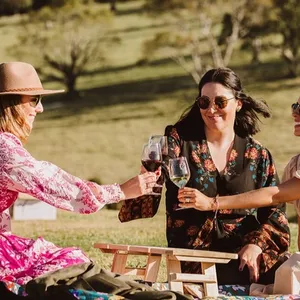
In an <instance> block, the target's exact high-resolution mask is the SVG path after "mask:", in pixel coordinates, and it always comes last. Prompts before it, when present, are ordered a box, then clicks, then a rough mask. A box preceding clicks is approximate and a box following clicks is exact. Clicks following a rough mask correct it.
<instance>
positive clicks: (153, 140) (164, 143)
mask: <svg viewBox="0 0 300 300" xmlns="http://www.w3.org/2000/svg"><path fill="white" fill-rule="evenodd" d="M149 144H159V145H160V148H161V154H162V164H161V166H162V171H164V174H165V177H166V178H168V177H169V171H168V168H167V165H166V162H165V161H166V158H167V156H168V151H169V149H168V138H167V136H165V135H151V136H150V138H149Z"/></svg>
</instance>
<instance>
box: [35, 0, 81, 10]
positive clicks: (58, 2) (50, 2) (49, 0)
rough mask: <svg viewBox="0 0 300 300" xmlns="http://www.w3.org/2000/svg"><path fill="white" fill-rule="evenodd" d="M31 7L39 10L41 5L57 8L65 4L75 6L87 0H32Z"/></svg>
mask: <svg viewBox="0 0 300 300" xmlns="http://www.w3.org/2000/svg"><path fill="white" fill-rule="evenodd" d="M32 1H33V5H32V6H33V9H35V10H39V9H41V8H43V7H46V6H49V7H52V8H59V7H63V6H66V5H70V6H73V7H74V6H76V5H77V4H81V3H85V2H86V1H87V0H32Z"/></svg>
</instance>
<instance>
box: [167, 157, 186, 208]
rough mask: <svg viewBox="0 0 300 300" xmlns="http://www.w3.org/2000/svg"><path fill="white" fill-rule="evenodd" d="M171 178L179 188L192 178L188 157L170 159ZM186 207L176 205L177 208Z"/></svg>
mask: <svg viewBox="0 0 300 300" xmlns="http://www.w3.org/2000/svg"><path fill="white" fill-rule="evenodd" d="M169 174H170V180H171V181H172V182H173V183H174V184H175V185H177V186H178V187H179V188H183V187H184V186H185V185H186V184H187V182H188V181H189V179H190V176H191V172H190V168H189V164H188V162H187V159H186V157H184V156H181V157H177V158H171V159H170V160H169ZM180 209H184V208H182V207H178V206H177V207H176V208H175V210H180Z"/></svg>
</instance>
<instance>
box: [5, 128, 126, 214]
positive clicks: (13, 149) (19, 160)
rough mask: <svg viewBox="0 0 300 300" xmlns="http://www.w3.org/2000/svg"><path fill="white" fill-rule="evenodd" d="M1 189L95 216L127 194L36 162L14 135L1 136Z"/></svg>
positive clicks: (115, 186) (118, 188)
mask: <svg viewBox="0 0 300 300" xmlns="http://www.w3.org/2000/svg"><path fill="white" fill-rule="evenodd" d="M0 147H1V154H0V155H1V165H0V167H1V173H0V176H1V178H0V181H1V185H2V186H3V187H5V189H6V190H10V191H14V192H21V193H25V194H29V195H31V196H33V197H35V198H37V199H39V200H42V201H44V202H46V203H48V204H50V205H52V206H55V207H57V208H61V209H64V210H68V211H75V212H79V213H83V214H88V213H92V212H96V211H98V210H99V209H101V208H102V207H103V206H104V205H105V204H107V203H114V202H118V201H120V200H121V199H123V198H124V194H123V192H122V191H121V189H120V186H119V185H118V184H114V185H101V186H100V185H98V184H96V183H93V182H88V181H84V180H81V179H80V178H77V177H75V176H72V175H70V174H68V173H67V172H65V171H63V170H62V169H60V168H59V167H57V166H55V165H54V164H52V163H50V162H46V161H38V160H36V159H34V158H33V157H32V156H31V155H30V154H29V153H28V152H27V151H26V150H25V149H24V148H23V146H22V144H21V142H20V141H19V140H18V139H17V138H16V137H15V136H13V135H11V134H6V133H2V134H1V137H0Z"/></svg>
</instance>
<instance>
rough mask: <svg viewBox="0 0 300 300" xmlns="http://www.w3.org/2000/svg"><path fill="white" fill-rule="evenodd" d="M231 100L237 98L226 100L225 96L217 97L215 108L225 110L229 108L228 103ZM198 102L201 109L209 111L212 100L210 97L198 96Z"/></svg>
mask: <svg viewBox="0 0 300 300" xmlns="http://www.w3.org/2000/svg"><path fill="white" fill-rule="evenodd" d="M231 99H235V97H232V98H226V97H225V96H216V97H215V101H214V104H215V106H217V108H219V109H224V108H225V107H226V106H227V104H228V101H229V100H231ZM196 102H197V104H198V106H199V108H201V109H208V107H209V104H210V99H209V97H208V96H198V97H197V98H196Z"/></svg>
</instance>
